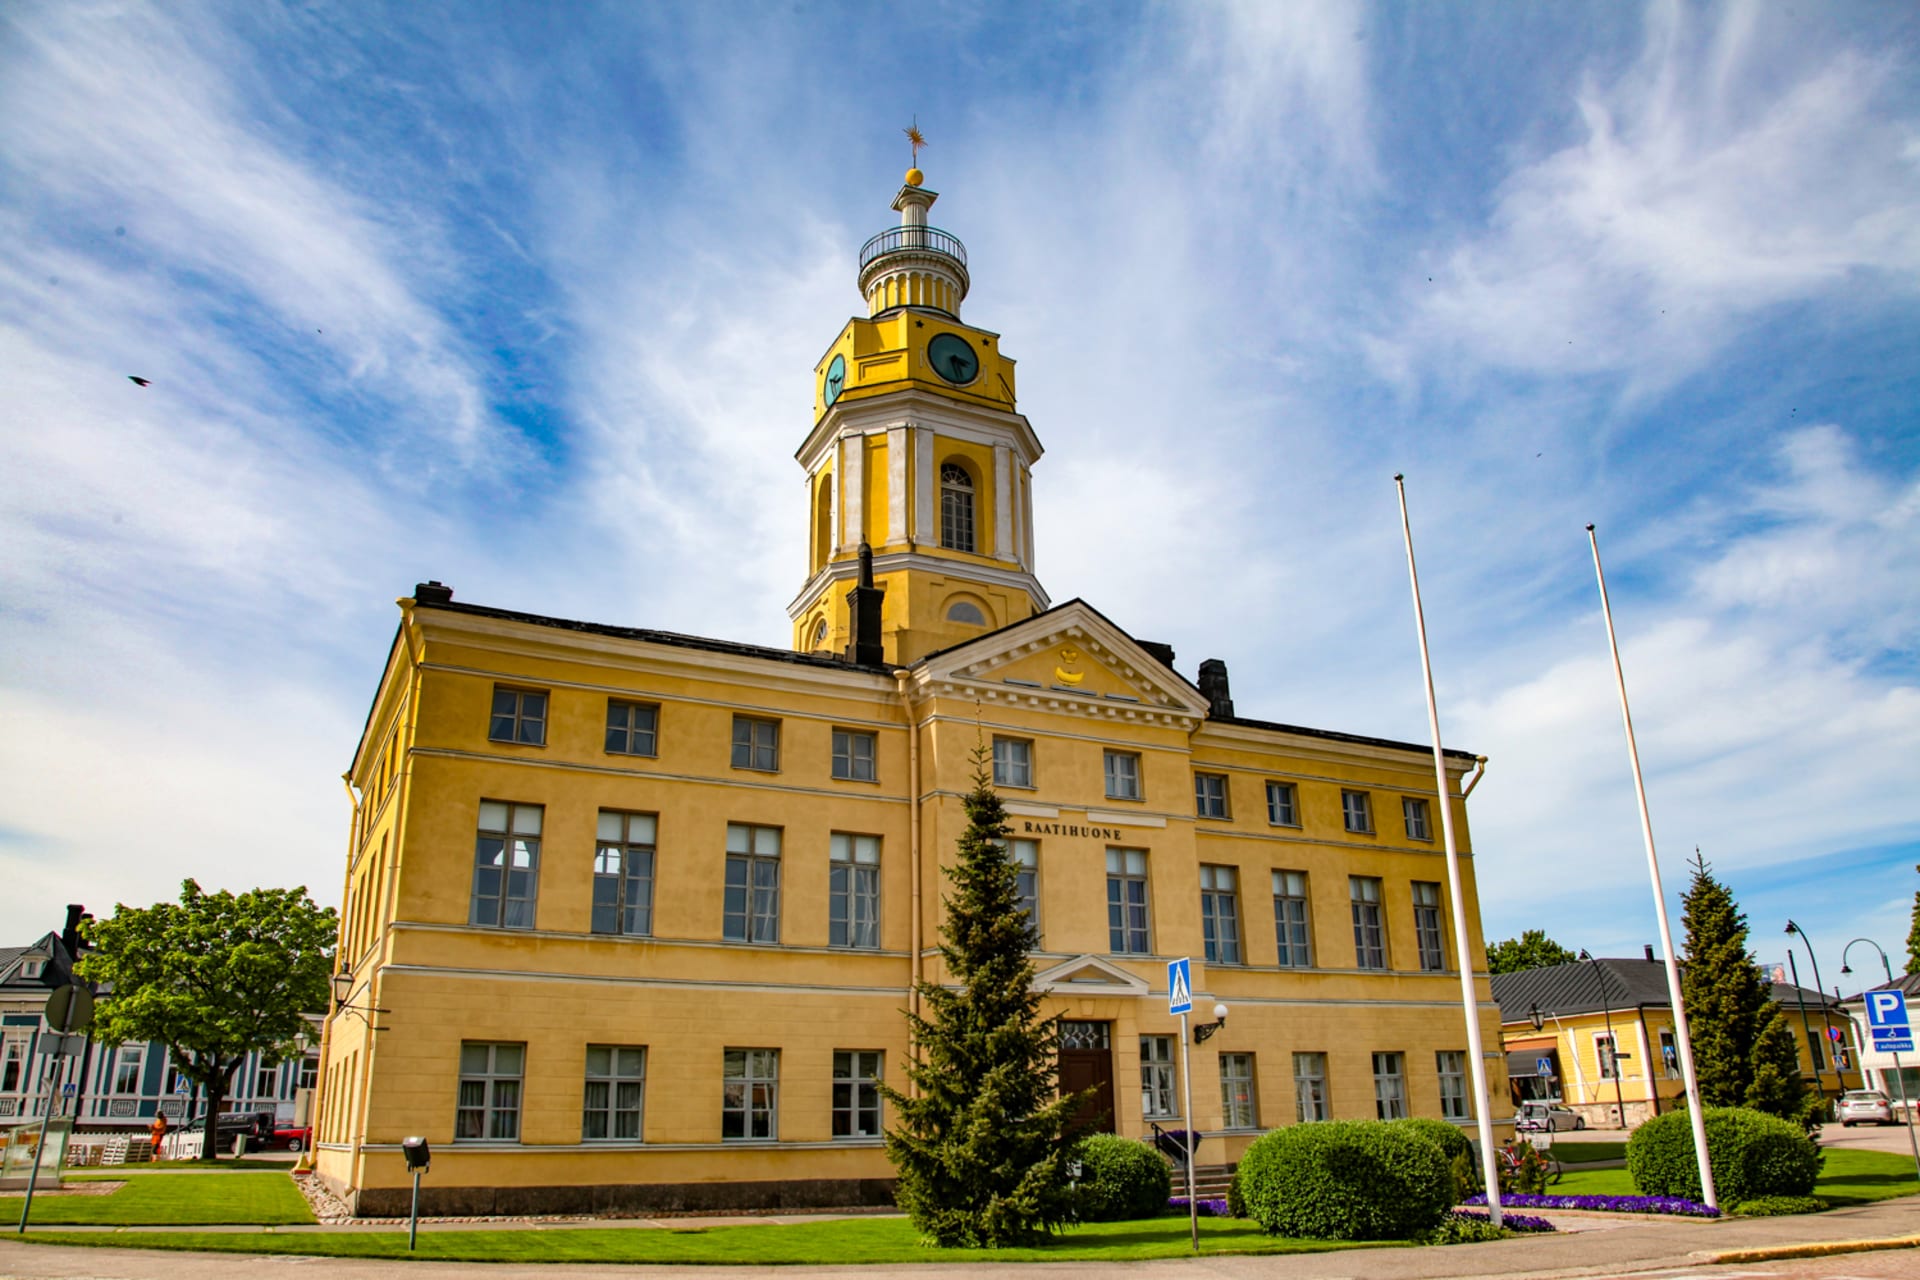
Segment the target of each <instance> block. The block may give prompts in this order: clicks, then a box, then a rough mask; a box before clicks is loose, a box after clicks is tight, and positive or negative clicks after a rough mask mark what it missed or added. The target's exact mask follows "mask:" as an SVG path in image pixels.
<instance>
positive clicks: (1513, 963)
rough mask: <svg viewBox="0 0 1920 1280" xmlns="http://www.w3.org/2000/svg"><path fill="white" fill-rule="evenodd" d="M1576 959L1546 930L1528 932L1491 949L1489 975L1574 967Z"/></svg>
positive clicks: (1489, 948)
mask: <svg viewBox="0 0 1920 1280" xmlns="http://www.w3.org/2000/svg"><path fill="white" fill-rule="evenodd" d="M1577 958H1578V957H1576V956H1575V955H1574V954H1573V952H1571V951H1569V950H1567V949H1566V948H1565V947H1563V946H1561V945H1560V944H1559V943H1557V942H1555V941H1554V940H1553V939H1552V938H1549V937H1548V936H1547V935H1546V931H1545V930H1543V929H1528V930H1527V931H1526V932H1525V933H1522V934H1521V935H1520V936H1519V937H1517V938H1508V939H1507V940H1506V941H1505V942H1496V943H1494V944H1493V945H1492V946H1490V947H1488V948H1487V972H1489V973H1519V972H1520V971H1521V970H1522V969H1544V968H1546V967H1547V966H1548V965H1554V964H1572V963H1573V962H1574V960H1576V959H1577Z"/></svg>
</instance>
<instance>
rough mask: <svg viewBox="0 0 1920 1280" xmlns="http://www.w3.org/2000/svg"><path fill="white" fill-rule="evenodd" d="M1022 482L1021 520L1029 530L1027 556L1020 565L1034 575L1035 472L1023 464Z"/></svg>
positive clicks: (1021, 469)
mask: <svg viewBox="0 0 1920 1280" xmlns="http://www.w3.org/2000/svg"><path fill="white" fill-rule="evenodd" d="M1020 480H1021V484H1020V499H1021V500H1020V518H1021V520H1022V521H1024V522H1025V524H1026V529H1027V540H1026V546H1025V548H1024V550H1025V552H1026V554H1025V555H1024V556H1023V557H1022V558H1021V561H1020V564H1021V567H1022V568H1024V569H1025V570H1026V571H1027V572H1028V573H1032V572H1034V568H1033V565H1034V552H1033V472H1031V471H1029V470H1028V469H1027V467H1026V466H1025V464H1022V465H1021V467H1020Z"/></svg>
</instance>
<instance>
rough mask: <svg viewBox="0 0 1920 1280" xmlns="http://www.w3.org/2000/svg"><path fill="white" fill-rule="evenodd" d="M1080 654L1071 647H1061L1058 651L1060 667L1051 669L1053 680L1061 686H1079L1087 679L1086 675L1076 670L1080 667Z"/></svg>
mask: <svg viewBox="0 0 1920 1280" xmlns="http://www.w3.org/2000/svg"><path fill="white" fill-rule="evenodd" d="M1080 658H1081V653H1080V651H1079V650H1078V649H1076V648H1074V647H1073V646H1072V645H1070V644H1069V645H1063V646H1061V649H1060V665H1059V666H1057V667H1055V668H1054V669H1053V675H1054V678H1055V679H1057V680H1058V681H1059V682H1060V683H1061V684H1079V683H1080V682H1081V681H1082V680H1085V679H1086V678H1087V673H1086V672H1084V671H1080V670H1076V668H1077V667H1079V665H1080Z"/></svg>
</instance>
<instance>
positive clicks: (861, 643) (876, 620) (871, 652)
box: [847, 542, 887, 667]
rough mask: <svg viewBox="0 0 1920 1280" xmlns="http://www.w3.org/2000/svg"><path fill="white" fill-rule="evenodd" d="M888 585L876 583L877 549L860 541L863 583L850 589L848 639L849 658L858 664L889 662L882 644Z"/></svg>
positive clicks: (880, 664) (874, 664) (863, 665)
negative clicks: (883, 602) (882, 607)
mask: <svg viewBox="0 0 1920 1280" xmlns="http://www.w3.org/2000/svg"><path fill="white" fill-rule="evenodd" d="M886 594H887V589H886V588H885V587H876V586H874V585H873V548H872V547H871V546H870V545H868V544H867V543H864V542H863V543H861V544H860V582H859V585H858V586H856V587H854V588H853V590H851V591H849V592H847V620H848V622H849V623H850V624H851V626H850V630H851V631H852V632H853V638H852V639H851V640H849V641H848V642H847V661H848V662H851V663H853V664H854V665H855V666H861V667H878V666H882V665H884V664H885V663H886V660H887V655H886V651H885V650H884V649H883V648H882V647H881V644H880V602H881V600H883V599H884V598H885V597H886Z"/></svg>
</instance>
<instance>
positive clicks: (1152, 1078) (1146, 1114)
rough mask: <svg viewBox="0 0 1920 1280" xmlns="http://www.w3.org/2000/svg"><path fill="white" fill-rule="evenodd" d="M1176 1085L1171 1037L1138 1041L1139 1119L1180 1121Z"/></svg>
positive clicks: (1154, 1037) (1176, 1077)
mask: <svg viewBox="0 0 1920 1280" xmlns="http://www.w3.org/2000/svg"><path fill="white" fill-rule="evenodd" d="M1179 1083H1180V1081H1179V1077H1178V1074H1177V1073H1176V1071H1175V1069H1174V1060H1173V1037H1172V1036H1141V1037H1140V1115H1141V1118H1142V1119H1145V1120H1177V1119H1179V1118H1180V1102H1179V1098H1180V1094H1179V1092H1178V1091H1177V1088H1176V1086H1178V1084H1179Z"/></svg>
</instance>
